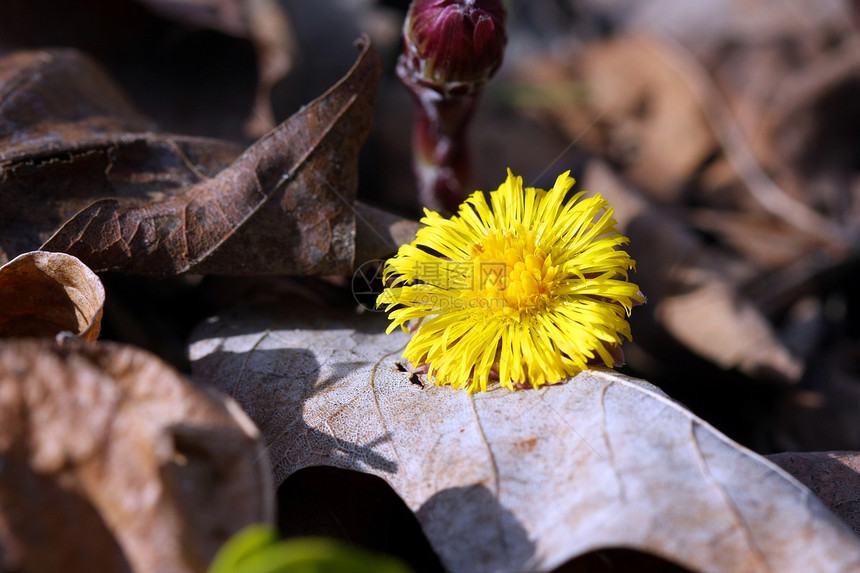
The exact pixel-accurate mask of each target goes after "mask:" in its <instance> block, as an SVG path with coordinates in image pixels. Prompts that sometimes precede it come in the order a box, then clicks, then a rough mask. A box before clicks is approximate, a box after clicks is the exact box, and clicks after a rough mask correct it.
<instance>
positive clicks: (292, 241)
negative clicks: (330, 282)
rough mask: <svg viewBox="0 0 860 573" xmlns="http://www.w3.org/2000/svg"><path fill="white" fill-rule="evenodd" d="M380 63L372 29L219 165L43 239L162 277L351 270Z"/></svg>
mask: <svg viewBox="0 0 860 573" xmlns="http://www.w3.org/2000/svg"><path fill="white" fill-rule="evenodd" d="M380 67H381V64H380V61H379V56H378V55H377V54H376V52H375V50H374V49H373V48H372V46H371V45H370V44H369V42H367V41H366V40H365V41H364V42H363V47H362V52H361V55H360V56H359V59H358V61H357V62H356V64H355V66H354V67H353V69H352V70H350V72H349V74H347V76H346V77H345V78H344V79H343V80H341V81H340V82H339V83H338V84H337V85H336V86H334V87H333V88H332V89H331V90H329V91H328V92H327V93H326V94H324V95H322V96H320V97H319V98H318V99H316V100H314V101H313V102H311V103H310V104H309V105H308V106H306V107H305V108H304V109H303V110H301V111H299V112H298V113H296V114H295V115H294V116H292V117H291V118H289V119H288V120H287V121H285V122H284V123H283V124H281V125H280V126H279V127H278V128H277V129H275V130H274V131H272V132H271V133H269V134H268V135H266V136H265V137H263V138H262V139H260V140H259V141H258V142H257V143H255V144H254V145H253V146H251V147H250V148H248V150H247V151H245V152H244V153H243V154H242V155H241V156H240V157H239V158H238V159H236V161H234V162H233V164H231V165H230V166H229V167H227V168H225V169H224V170H222V171H221V172H220V173H219V174H218V175H217V176H215V177H213V178H212V179H207V180H204V181H201V182H200V183H198V184H196V185H192V186H190V187H187V188H185V189H183V190H182V192H181V193H179V194H175V195H172V196H171V197H168V198H167V199H165V200H163V201H157V202H152V203H149V204H147V205H143V206H138V205H135V204H129V202H122V201H120V200H117V199H101V200H99V201H96V202H94V203H93V204H91V205H90V206H89V207H87V208H86V209H84V210H82V211H81V212H79V213H78V214H77V215H75V216H74V217H73V218H72V219H71V220H69V221H68V222H66V223H65V224H64V225H63V226H62V227H61V228H60V229H59V230H58V231H57V232H56V233H55V234H54V235H53V236H52V237H51V238H50V239H48V241H47V242H46V243H45V244H44V245H43V247H42V249H43V250H48V251H62V252H68V253H70V254H73V255H75V256H77V257H79V258H80V259H81V260H83V261H85V262H86V263H87V264H88V265H89V266H90V267H92V268H93V269H95V270H124V271H129V272H135V273H141V274H148V275H156V276H166V275H172V274H178V273H183V272H194V273H206V274H234V275H247V274H301V275H308V274H345V273H347V272H348V271H350V270H351V269H352V264H353V258H354V254H355V245H354V240H355V216H354V212H353V210H352V209H353V207H352V203H353V201H354V199H355V192H356V189H357V186H358V152H359V150H360V149H361V147H362V145H363V144H364V141H365V139H366V138H367V134H368V133H369V131H370V126H371V121H372V115H373V113H372V112H373V98H374V96H375V93H376V87H377V84H378V82H379V75H380Z"/></svg>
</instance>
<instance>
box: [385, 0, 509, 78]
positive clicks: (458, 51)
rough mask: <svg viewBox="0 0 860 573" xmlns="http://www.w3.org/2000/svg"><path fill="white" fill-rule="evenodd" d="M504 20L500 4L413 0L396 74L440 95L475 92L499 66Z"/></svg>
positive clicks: (475, 0)
mask: <svg viewBox="0 0 860 573" xmlns="http://www.w3.org/2000/svg"><path fill="white" fill-rule="evenodd" d="M506 20H507V13H506V11H505V7H504V5H503V4H502V1H501V0H413V2H412V5H411V6H410V8H409V12H408V14H407V15H406V22H405V23H404V25H403V43H404V48H405V54H404V55H403V57H402V58H401V62H400V65H401V66H403V67H404V68H405V69H404V70H402V71H401V73H402V72H406V73H408V75H409V76H410V79H411V80H412V81H414V82H416V83H420V84H423V85H427V86H429V87H433V88H435V89H437V90H438V91H441V92H442V93H445V94H467V93H473V92H475V91H478V90H480V89H481V87H482V86H483V84H484V83H485V82H486V81H487V80H488V79H490V77H492V75H493V74H494V73H496V70H498V69H499V66H501V65H502V59H503V57H504V53H505V44H507V41H508V38H507V31H506V28H505V25H506Z"/></svg>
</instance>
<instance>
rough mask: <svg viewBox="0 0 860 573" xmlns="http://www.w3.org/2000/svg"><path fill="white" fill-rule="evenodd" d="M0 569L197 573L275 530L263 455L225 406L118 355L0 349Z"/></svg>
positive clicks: (81, 349) (141, 355)
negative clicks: (251, 531)
mask: <svg viewBox="0 0 860 573" xmlns="http://www.w3.org/2000/svg"><path fill="white" fill-rule="evenodd" d="M0 419H2V420H3V424H2V425H0V459H2V460H3V463H2V465H0V569H2V570H4V571H13V570H14V571H18V570H21V571H70V572H74V571H87V572H89V571H141V572H143V571H176V572H185V571H201V572H202V571H205V569H206V567H207V566H208V564H209V562H210V560H211V559H212V557H213V556H214V554H215V552H216V551H217V549H218V548H219V547H220V546H221V544H223V543H224V542H225V541H226V540H227V538H228V537H229V536H230V535H231V534H233V533H235V532H237V531H238V530H239V529H241V528H242V527H243V526H245V525H248V524H251V523H255V522H261V521H263V522H270V521H271V520H272V515H271V512H272V506H273V500H272V496H273V493H272V489H271V484H270V479H271V476H270V473H269V466H268V458H267V457H266V454H265V450H264V449H263V448H262V445H261V443H260V441H259V434H258V432H257V430H256V428H255V427H254V425H253V424H252V423H251V422H250V420H248V418H247V416H245V414H244V413H243V412H242V411H241V410H240V409H239V408H238V406H237V405H236V404H235V402H233V401H232V400H231V399H229V398H226V397H224V396H223V395H221V394H219V393H215V392H213V391H207V390H205V389H204V390H202V389H199V388H196V387H194V386H193V385H192V384H190V383H189V382H188V381H186V380H184V379H183V378H182V377H180V376H179V375H178V374H177V373H176V372H175V371H173V370H172V369H171V368H169V367H168V366H166V365H165V364H163V363H162V362H161V361H160V360H158V359H157V358H156V357H154V356H152V355H150V354H148V353H146V352H143V351H140V350H136V349H133V348H130V347H124V346H120V345H115V344H98V345H84V344H81V343H79V342H76V341H68V342H67V343H66V344H63V345H56V344H51V343H48V342H47V341H36V340H26V341H7V342H4V343H2V344H0Z"/></svg>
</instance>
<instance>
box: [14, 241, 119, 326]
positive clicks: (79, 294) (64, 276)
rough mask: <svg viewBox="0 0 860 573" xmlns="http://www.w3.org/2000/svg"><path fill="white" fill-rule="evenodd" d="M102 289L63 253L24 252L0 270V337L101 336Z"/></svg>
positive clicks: (80, 263) (85, 269)
mask: <svg viewBox="0 0 860 573" xmlns="http://www.w3.org/2000/svg"><path fill="white" fill-rule="evenodd" d="M104 303H105V289H104V286H103V285H102V281H101V280H100V279H99V277H98V276H96V274H95V273H94V272H93V271H91V270H90V269H89V268H87V266H86V265H84V264H83V263H82V262H81V261H79V260H78V259H77V258H75V257H73V256H71V255H67V254H65V253H44V252H40V251H36V252H32V253H24V254H23V255H19V256H18V257H16V258H15V259H13V260H11V261H9V262H8V263H6V264H5V265H3V266H2V267H0V337H3V338H6V337H11V336H18V337H21V336H49V337H53V336H56V335H58V334H60V333H61V332H68V333H70V334H71V335H74V336H78V337H80V338H82V339H84V340H86V341H93V340H95V339H96V338H98V336H99V330H101V322H102V310H103V308H104Z"/></svg>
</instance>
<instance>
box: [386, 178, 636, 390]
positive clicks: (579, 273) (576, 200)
mask: <svg viewBox="0 0 860 573" xmlns="http://www.w3.org/2000/svg"><path fill="white" fill-rule="evenodd" d="M569 173H570V172H566V173H563V174H562V175H560V176H559V177H558V179H557V180H556V182H555V185H554V186H553V188H552V189H550V190H549V191H544V190H542V189H535V188H531V187H529V188H526V189H523V183H522V178H521V177H515V176H514V175H513V174H512V173H511V172H510V170H508V178H507V180H506V181H505V183H504V184H502V185H501V186H500V187H499V188H498V189H497V190H495V191H492V192H491V193H490V194H489V195H490V203H489V205H488V204H487V201H486V199H485V197H484V194H483V193H482V192H480V191H476V192H475V193H473V194H472V195H471V196H470V197H469V198H468V199H467V200H466V201H465V202H464V203H463V204H462V205H461V206H460V209H459V212H458V214H457V215H456V216H453V217H451V218H450V219H447V218H444V217H442V216H441V215H439V214H438V213H435V212H432V211H429V210H426V209H425V217H424V218H422V219H421V222H422V223H424V224H425V225H426V227H423V228H422V229H421V230H419V231H418V233H417V235H416V239H415V241H413V242H412V243H411V244H408V245H403V246H402V247H401V248H400V250H399V251H398V252H397V254H396V255H395V256H394V257H393V258H391V259H389V260H388V261H387V262H386V264H385V270H384V275H385V279H386V284H389V285H390V286H389V287H387V288H386V289H385V290H384V291H383V292H382V294H381V295H380V296H379V298H378V300H377V305H379V306H384V308H385V310H386V312H388V313H389V318H390V319H391V320H392V323H391V325H390V326H389V327H388V332H389V333H390V332H391V331H392V330H393V329H394V328H395V327H397V326H401V327H403V328H404V329H408V324H407V323H409V321H413V320H414V321H416V322H417V327H415V325H414V324H413V325H412V326H413V328H414V329H415V330H414V333H413V335H412V339H411V340H410V342H409V343H408V344H407V346H406V349H405V350H404V353H403V356H404V357H405V358H406V359H407V360H409V361H411V362H412V363H413V364H415V365H416V366H419V365H427V368H428V371H429V372H430V375H431V377H432V379H433V380H434V382H435V383H436V384H450V385H451V386H453V387H455V388H467V389H468V391H469V392H470V393H472V392H476V391H478V390H482V391H485V390H486V389H487V384H488V382H489V381H490V379H491V378H493V379H495V378H496V377H498V380H499V382H500V383H501V385H502V386H505V387H507V388H511V389H513V388H514V386H523V385H531V386H533V387H535V388H537V387H539V386H542V385H544V384H552V383H555V382H558V381H560V380H563V379H564V378H567V377H569V376H572V375H573V374H576V373H577V372H579V371H581V370H584V369H586V368H587V367H588V365H589V364H591V363H595V362H602V363H604V364H606V365H607V366H609V367H612V366H613V365H614V363H615V360H614V357H613V351H614V350H615V349H616V348H617V347H618V346H619V345H620V344H621V342H622V336H623V337H625V338H627V339H630V326H629V324H628V323H627V317H628V316H630V312H631V309H632V307H633V306H634V305H635V304H638V303H642V302H644V297H643V296H642V294H641V292H640V291H639V287H638V286H636V285H635V284H633V283H631V282H629V281H628V271H629V270H631V269H633V268H634V265H635V262H634V261H633V259H631V258H630V256H629V255H628V254H627V253H626V252H625V251H624V250H622V249H620V248H618V247H619V246H620V245H624V244H626V243H627V242H628V239H627V237H624V236H623V235H620V234H619V233H618V232H617V231H616V229H615V224H616V223H615V220H614V219H613V218H612V213H613V209H612V207H610V206H609V203H608V202H607V201H606V200H605V199H603V198H602V197H601V196H600V194H597V195H595V196H593V197H584V195H583V193H577V194H576V195H574V196H573V197H572V198H571V199H570V200H569V201H567V202H565V196H566V195H567V192H568V191H569V190H570V188H571V187H572V186H573V184H574V180H573V178H572V177H570V176H569Z"/></svg>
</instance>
